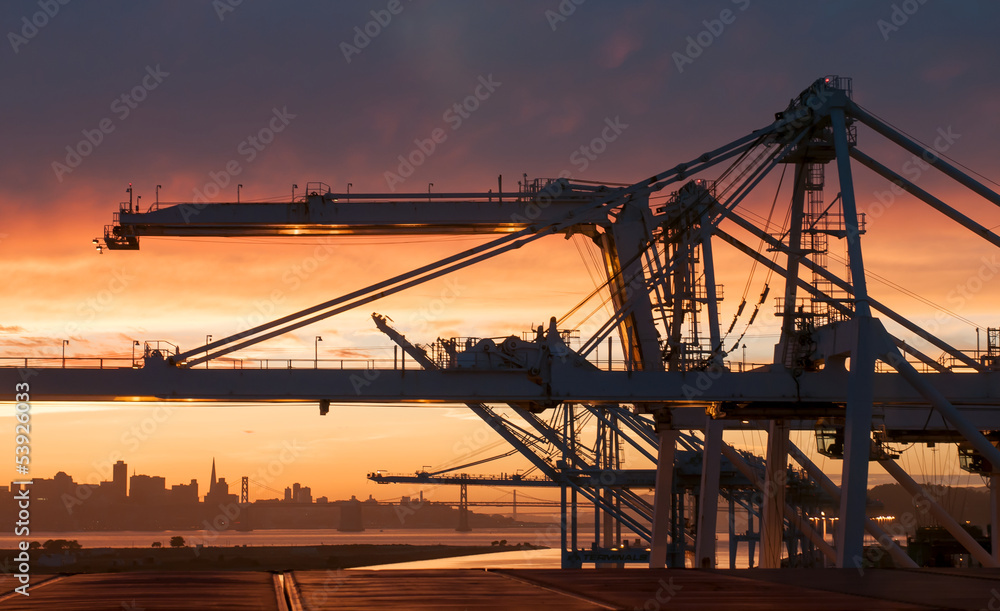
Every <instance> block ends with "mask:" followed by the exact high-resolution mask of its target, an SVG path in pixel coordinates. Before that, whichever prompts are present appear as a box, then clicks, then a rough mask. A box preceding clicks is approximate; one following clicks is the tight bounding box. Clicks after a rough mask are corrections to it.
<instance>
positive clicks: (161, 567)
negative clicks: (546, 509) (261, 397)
mask: <svg viewBox="0 0 1000 611" xmlns="http://www.w3.org/2000/svg"><path fill="white" fill-rule="evenodd" d="M536 549H546V548H545V547H544V546H538V545H530V544H525V543H519V544H516V545H503V546H500V545H486V546H483V545H471V546H470V545H410V544H405V543H397V544H336V545H295V546H291V545H285V546H271V545H269V546H249V545H240V546H202V547H176V548H152V547H150V548H132V547H125V548H111V547H103V548H102V547H95V548H82V549H78V550H72V551H63V552H55V553H48V552H42V551H41V550H33V551H32V552H31V555H32V563H31V564H32V571H31V572H32V573H33V574H39V575H46V574H58V573H117V572H132V571H149V570H155V571H290V570H293V571H302V570H323V569H327V570H339V569H347V568H355V567H363V566H376V565H384V564H394V563H400V562H415V561H419V560H436V559H440V558H454V557H459V556H473V555H479V554H489V553H496V552H509V551H518V550H536ZM16 554H17V551H16V550H11V549H3V550H0V564H4V563H6V562H13V558H14V556H15V555H16ZM5 566H6V565H5Z"/></svg>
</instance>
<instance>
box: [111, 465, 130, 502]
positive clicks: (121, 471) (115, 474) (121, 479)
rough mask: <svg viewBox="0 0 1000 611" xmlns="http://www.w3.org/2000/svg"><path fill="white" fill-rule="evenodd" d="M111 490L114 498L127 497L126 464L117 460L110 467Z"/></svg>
mask: <svg viewBox="0 0 1000 611" xmlns="http://www.w3.org/2000/svg"><path fill="white" fill-rule="evenodd" d="M111 481H112V484H114V486H113V488H112V490H113V494H114V496H115V499H116V500H119V501H124V500H125V499H126V498H127V497H128V465H126V464H125V461H124V460H119V461H118V462H116V463H115V464H114V467H113V468H112V480H111Z"/></svg>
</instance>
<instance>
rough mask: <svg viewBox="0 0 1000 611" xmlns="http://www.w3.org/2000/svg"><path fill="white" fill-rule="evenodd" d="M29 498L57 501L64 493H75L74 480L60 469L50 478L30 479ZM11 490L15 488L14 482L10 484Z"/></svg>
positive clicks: (75, 485)
mask: <svg viewBox="0 0 1000 611" xmlns="http://www.w3.org/2000/svg"><path fill="white" fill-rule="evenodd" d="M32 481H33V483H32V485H31V498H32V500H38V501H45V500H50V501H58V500H59V499H61V498H62V495H64V494H70V495H73V494H76V487H77V484H76V482H74V481H73V478H72V477H70V476H69V475H66V473H64V472H62V471H60V472H59V473H56V474H55V476H54V477H53V478H52V479H44V478H42V479H35V480H32ZM10 489H11V490H15V489H16V488H15V484H11V488H10Z"/></svg>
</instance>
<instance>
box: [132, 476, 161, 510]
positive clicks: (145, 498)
mask: <svg viewBox="0 0 1000 611" xmlns="http://www.w3.org/2000/svg"><path fill="white" fill-rule="evenodd" d="M166 497H167V480H166V478H163V477H160V476H158V475H133V476H132V477H131V478H129V496H128V498H129V499H131V500H132V501H133V502H136V503H162V502H163V501H164V500H166Z"/></svg>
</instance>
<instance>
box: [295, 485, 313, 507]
mask: <svg viewBox="0 0 1000 611" xmlns="http://www.w3.org/2000/svg"><path fill="white" fill-rule="evenodd" d="M295 501H296V502H298V503H312V502H313V495H312V488H310V487H309V486H302V487H301V488H299V496H298V498H296V499H295Z"/></svg>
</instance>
